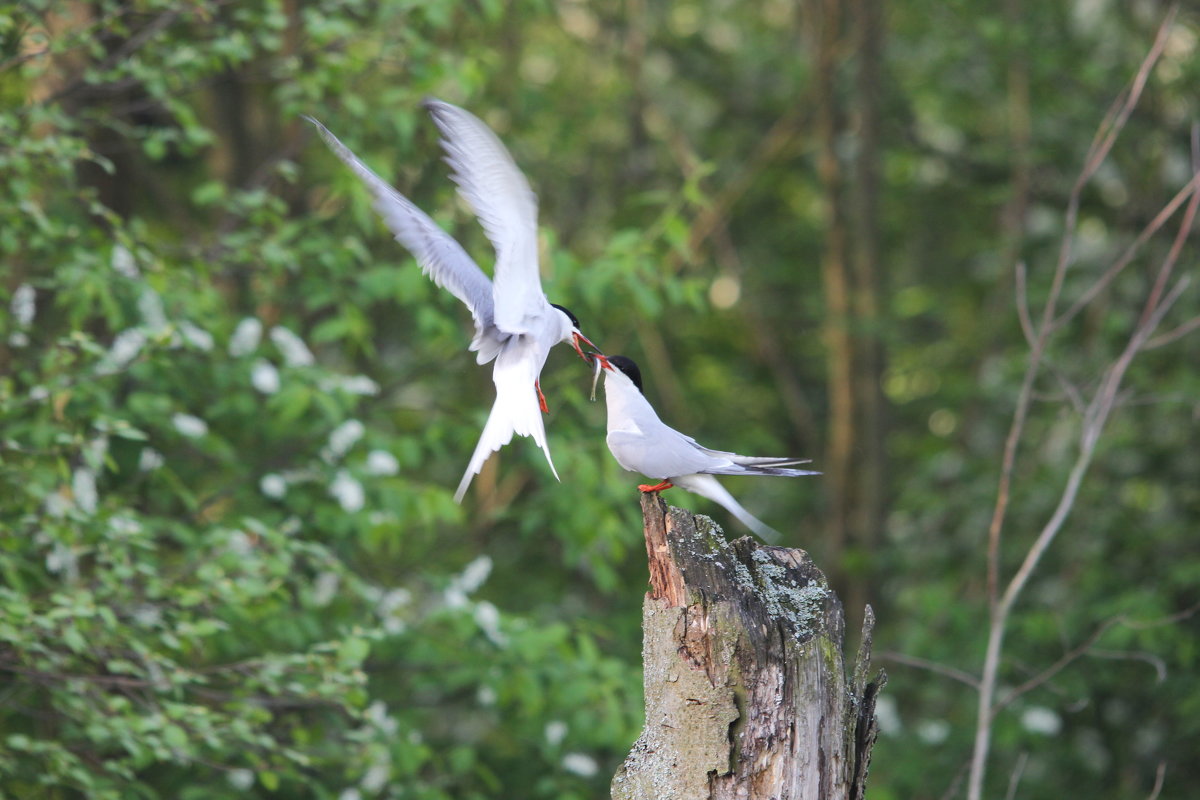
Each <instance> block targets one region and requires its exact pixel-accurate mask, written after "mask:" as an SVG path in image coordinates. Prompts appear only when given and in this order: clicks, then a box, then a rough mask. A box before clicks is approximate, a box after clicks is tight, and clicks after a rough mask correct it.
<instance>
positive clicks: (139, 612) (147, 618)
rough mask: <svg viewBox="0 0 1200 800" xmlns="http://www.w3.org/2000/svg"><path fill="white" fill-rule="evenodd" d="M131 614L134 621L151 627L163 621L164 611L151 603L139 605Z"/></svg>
mask: <svg viewBox="0 0 1200 800" xmlns="http://www.w3.org/2000/svg"><path fill="white" fill-rule="evenodd" d="M130 616H132V617H133V621H134V622H136V623H137V624H139V625H144V626H145V627H147V628H151V627H153V626H155V625H157V624H158V623H160V622H162V611H161V610H160V609H159V607H158V606H156V605H151V604H150V603H144V604H142V605H140V606H138V607H137V608H135V609H134V610H133V613H132V614H131V615H130Z"/></svg>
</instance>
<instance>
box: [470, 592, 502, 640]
mask: <svg viewBox="0 0 1200 800" xmlns="http://www.w3.org/2000/svg"><path fill="white" fill-rule="evenodd" d="M475 624H476V625H478V626H479V629H480V630H482V631H483V635H484V636H486V637H487V638H488V639H489V640H490V641H491V643H492V644H494V645H496V646H497V647H504V646H505V645H507V644H508V637H507V636H505V635H504V632H503V631H502V630H500V611H499V609H497V608H496V607H495V606H494V605H492V604H491V603H489V602H487V601H486V600H483V601H480V602H479V603H476V604H475Z"/></svg>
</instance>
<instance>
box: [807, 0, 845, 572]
mask: <svg viewBox="0 0 1200 800" xmlns="http://www.w3.org/2000/svg"><path fill="white" fill-rule="evenodd" d="M811 5H812V14H811V23H812V24H811V25H810V28H811V29H812V30H813V31H814V35H815V37H816V41H815V43H814V44H815V47H814V49H813V52H814V53H815V57H816V65H815V70H814V75H813V80H814V82H815V84H816V90H815V92H814V94H815V98H816V103H815V105H816V108H815V115H816V116H815V121H816V132H817V142H818V148H819V150H818V155H817V175H818V176H819V178H820V181H821V188H822V190H823V192H824V194H825V249H824V252H823V253H822V254H821V279H822V281H823V285H824V289H825V346H826V349H827V356H826V357H827V359H828V360H827V365H828V370H827V372H828V380H829V385H828V393H829V399H828V403H829V439H828V442H827V447H826V451H825V461H824V463H823V464H821V469H822V471H823V472H824V473H825V486H826V491H827V493H828V496H829V508H828V512H827V515H826V516H827V519H828V523H827V524H828V530H827V534H828V535H827V539H826V543H827V546H828V548H829V551H828V552H829V556H830V558H831V559H832V560H833V563H834V569H835V570H839V571H840V564H841V561H842V555H843V553H844V552H845V549H846V546H847V539H848V538H849V530H850V509H851V508H852V507H853V505H852V503H851V502H850V498H851V481H852V480H853V471H852V462H853V458H854V433H855V430H854V417H855V396H854V373H853V371H852V370H853V365H854V352H853V347H852V345H851V342H850V322H851V320H850V264H849V257H848V254H847V230H846V215H845V210H844V205H845V203H844V200H843V198H842V195H843V193H844V183H845V177H844V175H843V173H842V165H841V160H840V159H839V157H838V152H837V146H838V138H839V136H840V135H841V131H842V122H841V113H840V104H839V102H838V98H837V71H838V70H837V67H838V49H839V46H840V44H841V27H842V26H841V3H840V2H838V0H814V2H813V3H812V4H811Z"/></svg>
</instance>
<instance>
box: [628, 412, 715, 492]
mask: <svg viewBox="0 0 1200 800" xmlns="http://www.w3.org/2000/svg"><path fill="white" fill-rule="evenodd" d="M607 442H608V449H609V450H611V451H612V454H613V456H614V457H615V458H616V459H617V462H618V463H619V464H620V465H621V466H623V467H625V469H628V470H631V471H633V472H640V473H642V474H643V475H645V476H646V477H647V478H659V479H666V478H672V477H675V476H676V475H688V474H690V473H693V472H705V471H707V468H709V467H712V466H715V465H719V464H721V463H722V462H721V461H719V460H718V459H715V458H713V457H712V456H709V455H707V454H706V453H704V452H702V451H701V450H698V449H697V448H696V446H695V444H694V443H692V442H690V441H689V440H688V438H687V437H686V436H684V435H683V434H681V433H679V432H678V431H676V430H675V429H673V428H670V427H668V426H667V425H662V426H661V428H654V429H652V430H650V431H637V432H634V431H621V430H616V431H609V433H608V437H607ZM724 463H728V462H724Z"/></svg>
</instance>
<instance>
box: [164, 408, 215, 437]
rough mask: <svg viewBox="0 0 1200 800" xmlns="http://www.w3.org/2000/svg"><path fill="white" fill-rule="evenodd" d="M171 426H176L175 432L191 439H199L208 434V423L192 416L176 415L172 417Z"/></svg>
mask: <svg viewBox="0 0 1200 800" xmlns="http://www.w3.org/2000/svg"><path fill="white" fill-rule="evenodd" d="M171 424H172V425H174V426H175V430H177V431H179V433H180V434H182V435H183V436H186V437H188V438H189V439H199V438H200V437H201V436H203V435H204V434H206V433H208V423H207V422H205V421H204V420H202V419H200V418H199V417H196V416H192V415H191V414H176V415H175V416H173V417H171Z"/></svg>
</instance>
